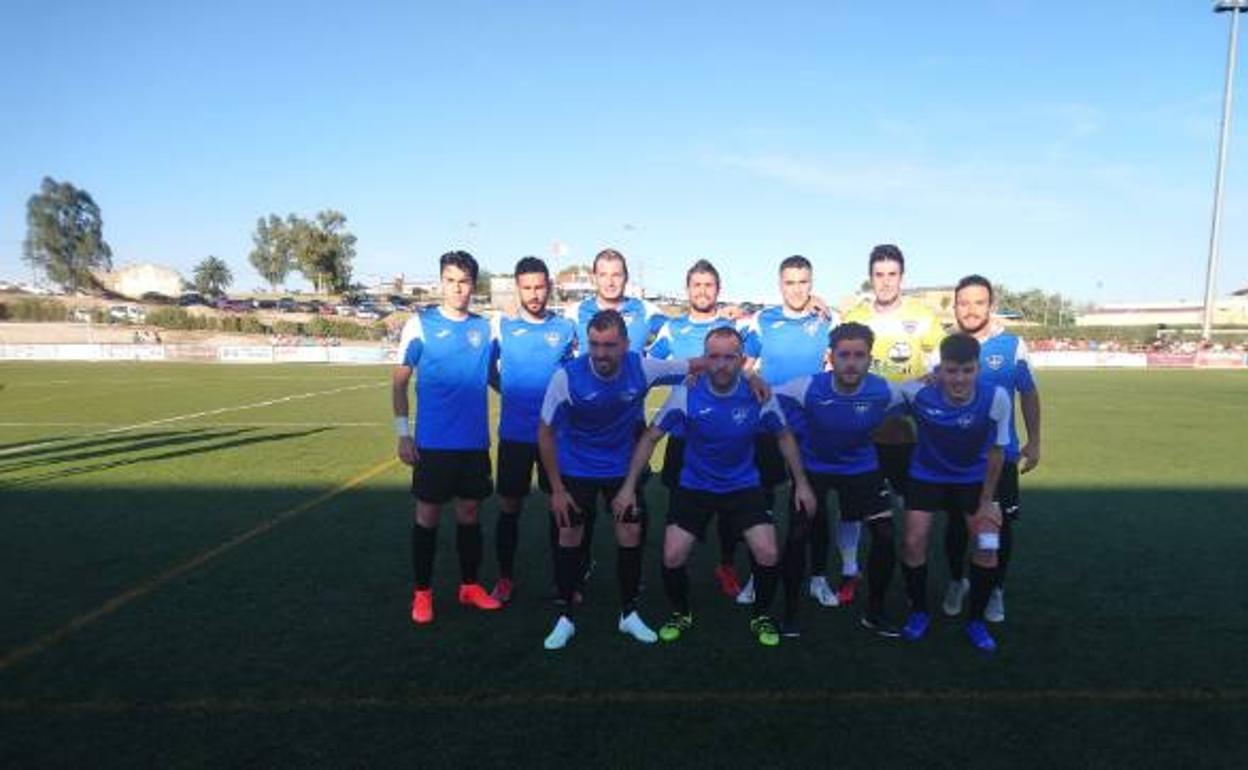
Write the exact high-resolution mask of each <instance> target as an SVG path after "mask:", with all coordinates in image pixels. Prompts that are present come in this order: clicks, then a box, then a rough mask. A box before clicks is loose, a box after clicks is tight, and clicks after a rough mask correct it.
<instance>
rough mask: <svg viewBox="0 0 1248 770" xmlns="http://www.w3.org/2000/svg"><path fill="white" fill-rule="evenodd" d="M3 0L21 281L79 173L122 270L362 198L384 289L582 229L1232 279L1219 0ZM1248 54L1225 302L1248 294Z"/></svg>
mask: <svg viewBox="0 0 1248 770" xmlns="http://www.w3.org/2000/svg"><path fill="white" fill-rule="evenodd" d="M4 8H5V13H4V21H3V24H0V65H2V66H0V99H3V104H4V106H5V110H4V118H3V119H2V120H0V276H5V277H21V276H23V275H26V274H27V273H26V271H25V269H24V268H23V267H22V266H21V262H20V250H21V239H22V237H23V236H24V234H25V202H26V199H27V198H28V197H29V196H30V195H31V194H32V193H33V192H34V191H35V190H36V189H37V187H38V185H39V181H40V179H41V178H42V177H43V176H45V175H49V176H52V177H54V178H56V179H61V180H69V181H72V182H73V183H75V184H77V185H79V186H80V187H83V188H85V189H87V190H88V191H89V192H91V193H92V195H93V196H94V197H95V199H96V201H97V202H98V203H99V204H100V206H101V207H102V210H103V215H104V221H105V237H106V239H107V240H108V241H109V242H110V244H111V245H112V247H113V250H114V256H115V261H116V262H117V263H119V264H124V263H133V262H145V261H151V262H156V263H160V264H167V265H170V266H172V267H175V268H178V269H180V270H183V271H187V270H189V268H190V267H191V266H192V265H193V264H194V263H195V262H196V261H198V260H199V259H201V258H202V257H204V256H205V255H208V254H216V255H219V256H221V257H223V258H225V259H226V261H227V262H228V263H229V264H230V265H231V266H232V268H233V269H234V271H235V274H236V276H237V278H238V280H237V282H236V288H250V287H252V286H255V285H258V284H259V283H260V280H259V278H258V277H257V276H256V275H255V274H254V273H253V272H252V271H251V270H250V268H249V267H248V266H247V263H246V255H247V252H248V250H249V249H250V233H251V232H252V230H253V228H254V225H255V221H256V219H257V218H258V217H260V216H263V215H266V214H269V213H271V212H277V213H281V214H285V213H287V212H297V213H300V214H302V215H305V216H311V215H312V214H314V213H315V212H316V211H317V210H319V209H322V208H330V207H332V208H337V209H339V210H341V211H343V212H344V213H345V214H346V215H347V217H348V220H349V227H350V229H351V230H352V231H353V232H354V233H355V234H356V235H357V236H358V237H359V256H358V257H357V261H356V274H357V276H359V277H362V278H366V277H371V276H377V275H394V274H396V273H404V274H406V275H407V276H409V277H419V276H432V275H434V274H435V272H436V267H435V264H436V258H437V255H439V254H440V253H442V252H443V251H446V250H447V249H448V248H451V247H462V246H467V247H468V248H470V249H471V250H472V251H473V252H474V253H475V254H476V255H477V256H478V258H479V259H480V260H481V261H482V263H483V264H484V265H485V266H486V267H487V268H489V269H491V270H494V271H506V270H508V269H509V268H510V266H511V265H513V264H514V262H515V260H516V259H517V258H518V257H520V256H522V255H524V254H527V253H536V254H539V255H541V256H547V257H549V256H550V247H551V244H552V243H553V242H556V241H558V242H562V243H565V244H566V245H567V247H568V250H569V253H568V256H565V257H563V258H562V259H560V260H558V261H559V262H560V263H562V264H566V263H568V262H570V261H573V260H576V261H581V260H583V259H585V258H587V257H589V256H591V255H592V254H593V253H594V252H595V251H597V250H598V249H599V248H601V247H603V246H606V245H613V246H616V247H619V248H621V249H622V250H623V251H624V252H625V253H626V254H627V255H629V256H630V258H631V260H632V261H633V270H634V274H637V273H640V274H641V276H642V278H643V279H644V281H645V282H646V284H647V285H649V286H654V287H657V288H666V289H678V288H679V287H680V286H681V285H682V282H683V274H684V269H685V267H686V266H687V265H688V264H690V263H691V262H692V261H693V259H695V258H697V257H707V258H710V259H711V260H712V261H714V262H715V263H717V264H718V265H719V267H720V268H721V272H723V273H724V275H725V284H726V286H725V288H726V292H727V294H728V295H729V296H732V297H735V298H742V297H760V298H772V297H774V296H775V294H776V292H775V290H774V285H775V275H774V270H775V265H776V264H777V262H778V261H779V260H780V259H781V258H783V257H785V256H787V255H789V254H793V253H801V254H805V255H807V256H808V257H810V258H811V259H812V261H814V263H815V265H816V283H817V288H818V289H819V291H820V292H821V293H823V294H825V295H827V296H829V297H839V296H841V295H843V294H845V293H846V292H848V291H850V290H852V289H853V288H854V287H856V285H857V284H858V283H859V282H860V281H861V279H862V277H863V275H864V273H865V258H866V254H867V252H868V251H869V250H870V248H871V246H872V245H873V244H875V243H880V242H895V243H897V244H899V245H901V247H902V248H903V249H904V250H905V252H906V253H907V256H908V258H909V261H910V265H909V270H908V276H907V278H908V281H909V283H910V284H912V285H920V284H922V285H931V284H945V283H951V282H952V281H954V280H956V279H957V278H958V277H959V276H961V275H963V274H965V273H968V272H982V273H985V274H987V275H988V276H990V277H992V278H994V279H996V280H999V281H1001V282H1003V283H1006V284H1008V285H1010V286H1012V287H1014V288H1025V287H1030V286H1039V287H1041V288H1044V289H1047V290H1051V291H1062V292H1064V293H1067V294H1070V295H1073V296H1074V297H1076V298H1078V299H1083V300H1091V301H1098V300H1100V301H1106V302H1109V301H1124V300H1135V299H1157V300H1164V299H1180V298H1186V299H1198V298H1199V297H1200V296H1201V294H1202V292H1203V281H1204V265H1205V257H1206V249H1207V245H1208V235H1209V219H1210V211H1211V200H1212V189H1213V175H1214V161H1215V154H1216V139H1217V129H1218V117H1219V114H1220V110H1221V93H1222V84H1223V71H1224V66H1225V61H1226V46H1227V29H1228V27H1227V23H1228V18H1227V16H1225V15H1215V14H1213V13H1212V12H1211V10H1210V9H1211V4H1210V3H1208V2H1202V1H1201V0H1186V1H1180V0H1169V1H1166V0H1152V1H1151V2H1142V3H1131V4H1122V3H1102V2H1057V1H1051V2H1038V1H1037V2H1027V0H1013V1H1012V2H1005V1H1004V0H1001V1H996V0H983V1H981V2H972V1H970V0H967V1H965V2H958V3H874V2H856V3H849V2H831V1H830V0H824V1H823V2H812V3H784V2H780V3H775V4H762V3H757V2H752V3H734V2H707V3H695V2H688V3H659V2H655V3H650V2H636V1H634V2H629V3H606V2H603V3H582V2H567V3H563V2H524V1H522V0H513V1H511V2H503V1H501V0H499V1H498V2H472V1H464V2H452V3H446V2H440V3H417V2H396V3H368V2H361V3H341V2H340V3H329V4H318V3H314V2H301V3H261V2H254V3H252V2H237V3H236V2H217V3H168V2H115V3H98V2H96V3H86V2H61V3H55V4H49V3H39V2H29V1H28V0H6V2H5V4H4ZM1245 21H1246V22H1248V20H1245ZM1243 31H1244V33H1245V34H1244V35H1243V36H1245V37H1248V23H1246V24H1245V25H1244V30H1243ZM1246 45H1248V43H1243V42H1242V41H1241V49H1243V48H1244V47H1245V46H1246ZM1244 70H1245V68H1244V67H1243V66H1241V67H1240V73H1239V74H1240V75H1241V77H1240V79H1239V80H1240V82H1239V85H1240V86H1241V87H1240V89H1239V95H1240V99H1239V101H1238V105H1237V109H1236V111H1235V113H1236V114H1235V123H1234V126H1235V130H1234V134H1233V138H1232V143H1231V148H1230V163H1229V166H1228V174H1227V198H1226V206H1227V208H1226V226H1225V229H1224V234H1223V259H1222V270H1221V274H1220V280H1219V287H1220V289H1221V290H1222V292H1223V293H1225V292H1226V291H1229V290H1231V289H1234V288H1240V287H1243V286H1245V285H1248V216H1246V214H1248V114H1246V113H1245V110H1244V109H1243V104H1244V103H1245V102H1248V75H1246V73H1245V71H1244ZM470 223H475V226H474V225H471V224H470Z"/></svg>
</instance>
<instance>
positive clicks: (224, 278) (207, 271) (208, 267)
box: [195, 256, 234, 297]
mask: <svg viewBox="0 0 1248 770" xmlns="http://www.w3.org/2000/svg"><path fill="white" fill-rule="evenodd" d="M233 282H234V276H233V275H232V274H231V273H230V268H229V267H228V266H226V264H225V260H223V259H221V258H219V257H213V256H208V257H205V258H204V259H203V260H202V261H200V263H199V264H198V265H196V266H195V288H196V289H197V290H198V291H199V293H200V294H209V295H212V296H214V297H219V296H221V295H222V294H225V289H226V287H227V286H229V285H230V284H231V283H233Z"/></svg>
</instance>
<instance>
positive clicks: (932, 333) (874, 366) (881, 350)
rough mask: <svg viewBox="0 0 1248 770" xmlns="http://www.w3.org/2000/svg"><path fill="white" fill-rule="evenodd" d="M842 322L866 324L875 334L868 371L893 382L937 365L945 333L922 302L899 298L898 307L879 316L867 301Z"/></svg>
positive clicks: (855, 308)
mask: <svg viewBox="0 0 1248 770" xmlns="http://www.w3.org/2000/svg"><path fill="white" fill-rule="evenodd" d="M842 320H844V321H856V322H858V323H860V324H866V325H867V326H870V327H871V331H873V332H875V346H874V347H872V348H871V371H873V372H875V373H876V374H878V375H880V376H881V377H884V378H885V379H888V380H891V381H893V382H900V381H902V380H910V379H914V378H915V377H921V376H923V375H924V374H926V373H927V372H929V371H931V368H932V366H933V365H934V364H935V363H936V362H937V355H938V353H937V351H938V350H939V348H940V341H941V340H942V339H944V338H945V330H944V328H943V327H942V326H941V325H940V321H939V320H938V319H937V318H936V314H935V313H933V312H932V311H931V310H930V309H929V308H928V307H927V306H926V305H924V304H923V303H922V302H920V301H918V300H916V299H914V298H913V297H902V300H901V307H899V308H897V309H896V310H893V311H891V312H888V313H878V312H876V310H875V303H874V302H873V301H872V300H870V299H868V300H864V301H863V302H861V303H859V304H858V305H856V306H855V307H854V308H853V309H852V310H850V311H849V312H847V313H846V314H845V316H844V317H843V319H842Z"/></svg>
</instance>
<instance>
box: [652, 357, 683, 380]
mask: <svg viewBox="0 0 1248 770" xmlns="http://www.w3.org/2000/svg"><path fill="white" fill-rule="evenodd" d="M641 370H642V372H644V373H645V375H646V385H653V384H655V383H656V382H659V381H660V380H669V381H670V380H673V379H679V378H681V377H684V376H685V375H687V374H689V359H687V358H643V359H641Z"/></svg>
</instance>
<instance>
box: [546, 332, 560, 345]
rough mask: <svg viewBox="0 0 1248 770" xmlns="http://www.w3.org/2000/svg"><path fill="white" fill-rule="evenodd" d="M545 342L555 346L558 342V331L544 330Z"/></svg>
mask: <svg viewBox="0 0 1248 770" xmlns="http://www.w3.org/2000/svg"><path fill="white" fill-rule="evenodd" d="M545 340H546V344H547V345H549V346H550V347H552V348H553V347H555V346H557V345H558V344H559V332H546V337H545Z"/></svg>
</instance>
